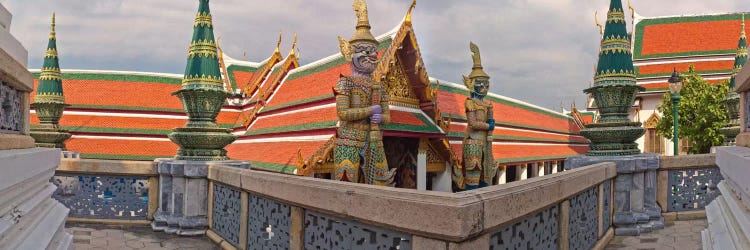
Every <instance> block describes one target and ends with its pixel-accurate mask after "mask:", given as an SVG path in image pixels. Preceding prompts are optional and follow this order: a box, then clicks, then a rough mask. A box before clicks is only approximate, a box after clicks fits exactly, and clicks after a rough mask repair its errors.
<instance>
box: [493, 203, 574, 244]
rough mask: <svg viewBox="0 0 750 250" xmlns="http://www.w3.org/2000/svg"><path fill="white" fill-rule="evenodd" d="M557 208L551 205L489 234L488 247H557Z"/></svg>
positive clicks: (558, 234)
mask: <svg viewBox="0 0 750 250" xmlns="http://www.w3.org/2000/svg"><path fill="white" fill-rule="evenodd" d="M558 217H559V209H558V206H557V205H555V206H552V207H550V208H547V209H545V210H543V211H541V212H539V213H537V214H535V215H532V216H530V217H527V218H525V219H523V220H521V221H518V222H516V223H513V224H512V225H508V226H506V227H504V228H502V229H500V230H499V231H497V232H495V233H493V234H491V235H490V249H492V250H497V249H557V247H558V246H557V245H558V241H559V236H560V233H559V227H558Z"/></svg>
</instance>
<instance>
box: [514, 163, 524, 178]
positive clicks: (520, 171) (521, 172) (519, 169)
mask: <svg viewBox="0 0 750 250" xmlns="http://www.w3.org/2000/svg"><path fill="white" fill-rule="evenodd" d="M520 180H526V164H521V165H518V166H516V181H520Z"/></svg>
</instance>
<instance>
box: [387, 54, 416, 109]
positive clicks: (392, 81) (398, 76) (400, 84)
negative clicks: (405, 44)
mask: <svg viewBox="0 0 750 250" xmlns="http://www.w3.org/2000/svg"><path fill="white" fill-rule="evenodd" d="M383 88H384V89H385V91H386V93H388V95H389V96H390V97H391V104H398V105H403V106H407V107H414V108H418V107H419V99H418V98H417V96H416V94H414V89H413V88H412V87H411V84H409V78H408V77H407V76H406V73H405V72H404V66H403V65H402V64H401V60H398V59H396V62H395V65H394V66H393V67H391V70H390V71H389V72H388V73H387V74H386V77H385V80H384V81H383Z"/></svg>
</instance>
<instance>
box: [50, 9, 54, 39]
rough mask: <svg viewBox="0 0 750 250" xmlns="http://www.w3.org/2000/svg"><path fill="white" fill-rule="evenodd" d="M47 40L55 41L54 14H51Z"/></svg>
mask: <svg viewBox="0 0 750 250" xmlns="http://www.w3.org/2000/svg"><path fill="white" fill-rule="evenodd" d="M49 39H55V12H52V25H51V26H50V31H49Z"/></svg>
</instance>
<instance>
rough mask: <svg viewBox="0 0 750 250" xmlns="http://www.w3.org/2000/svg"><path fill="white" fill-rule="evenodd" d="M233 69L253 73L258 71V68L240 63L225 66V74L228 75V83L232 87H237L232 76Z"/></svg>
mask: <svg viewBox="0 0 750 250" xmlns="http://www.w3.org/2000/svg"><path fill="white" fill-rule="evenodd" d="M235 71H242V72H248V73H255V72H256V71H258V68H254V67H250V66H241V65H229V67H227V75H229V83H230V84H231V85H232V89H237V81H236V80H235V77H234V72H235Z"/></svg>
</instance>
